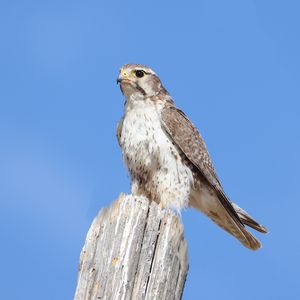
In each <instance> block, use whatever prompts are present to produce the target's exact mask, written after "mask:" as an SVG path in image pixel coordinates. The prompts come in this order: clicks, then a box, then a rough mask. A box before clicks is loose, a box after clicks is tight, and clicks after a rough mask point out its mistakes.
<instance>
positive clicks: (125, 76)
mask: <svg viewBox="0 0 300 300" xmlns="http://www.w3.org/2000/svg"><path fill="white" fill-rule="evenodd" d="M123 80H128V81H129V79H128V73H127V72H125V71H124V70H123V69H121V70H120V73H119V76H118V78H117V84H119V83H121V82H122V81H123Z"/></svg>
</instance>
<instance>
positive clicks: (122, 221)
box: [74, 194, 188, 300]
mask: <svg viewBox="0 0 300 300" xmlns="http://www.w3.org/2000/svg"><path fill="white" fill-rule="evenodd" d="M187 271H188V261H187V244H186V241H185V240H184V237H183V225H182V223H181V221H180V218H179V217H178V216H177V215H176V214H175V213H174V212H173V211H171V210H165V209H161V208H160V207H159V206H158V205H157V204H156V203H154V202H149V201H148V199H146V198H144V197H134V196H131V195H128V196H125V195H124V194H121V195H120V196H119V198H118V199H117V200H116V201H115V202H114V203H113V204H112V205H111V206H110V207H109V208H105V209H102V210H101V211H100V212H99V214H98V216H97V217H96V218H95V219H94V221H93V223H92V225H91V227H90V229H89V232H88V234H87V238H86V241H85V245H84V247H83V249H82V252H81V255H80V266H79V274H78V283H77V289H76V293H75V298H74V299H75V300H94V299H95V300H96V299H105V300H113V299H115V300H122V299H134V300H135V299H137V300H141V299H147V300H163V299H172V300H173V299H175V300H177V299H181V296H182V292H183V287H184V283H185V279H186V275H187Z"/></svg>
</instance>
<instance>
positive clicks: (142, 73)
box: [135, 70, 145, 78]
mask: <svg viewBox="0 0 300 300" xmlns="http://www.w3.org/2000/svg"><path fill="white" fill-rule="evenodd" d="M144 75H145V72H144V71H143V70H136V71H135V76H136V77H138V78H142V77H144Z"/></svg>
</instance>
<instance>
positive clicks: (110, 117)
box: [0, 0, 300, 300]
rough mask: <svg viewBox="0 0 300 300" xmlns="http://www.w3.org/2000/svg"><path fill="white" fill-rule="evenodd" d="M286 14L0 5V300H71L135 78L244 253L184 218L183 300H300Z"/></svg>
mask: <svg viewBox="0 0 300 300" xmlns="http://www.w3.org/2000/svg"><path fill="white" fill-rule="evenodd" d="M299 11H300V4H299V1H289V0H287V1H276V0H272V1H271V0H269V1H267V0H266V1H260V0H256V1H254V0H253V1H250V0H245V1H240V0H235V1H233V0H229V1H223V0H219V1H214V0H211V1H208V0H207V1H148V2H146V1H137V0H136V1H121V0H115V1H101V0H98V1H95V0H89V1H77V0H72V1H66V0H59V1H58V0H51V1H37V0H36V1H31V0H27V1H17V0H15V1H11V0H1V2H0V104H1V106H0V143H1V145H0V225H1V226H0V237H1V247H0V257H1V267H0V290H1V299H30V300H35V299H43V300H48V299H49V300H50V299H51V300H54V299H55V300H60V299H62V300H63V299H72V298H73V295H74V291H75V287H76V280H77V268H78V261H79V254H80V251H81V248H82V246H83V243H84V240H85V236H86V233H87V230H88V228H89V226H90V224H91V222H92V220H93V218H94V217H95V216H96V214H97V212H98V211H99V209H100V208H101V207H104V206H108V205H109V203H110V202H111V201H113V200H114V199H115V198H116V197H117V196H118V194H119V193H120V192H129V178H128V174H127V170H126V168H125V167H124V165H123V162H122V157H121V151H120V149H119V147H118V144H117V141H116V138H115V129H116V124H117V121H118V120H119V118H120V117H121V115H122V113H123V103H124V100H123V98H122V95H121V93H120V91H119V87H118V86H117V85H116V77H117V74H118V69H119V67H120V66H121V65H122V64H124V63H143V64H148V65H150V66H151V67H153V69H154V70H155V71H156V72H157V73H158V74H159V76H160V77H161V79H162V81H163V83H164V85H165V87H166V88H167V89H168V91H169V92H170V93H171V95H172V96H173V98H174V100H175V101H176V103H177V105H178V106H179V107H180V108H181V109H183V110H184V111H185V112H186V113H187V115H188V116H189V117H190V118H191V119H192V120H193V122H194V123H195V124H196V125H197V127H198V128H199V129H200V131H201V132H202V134H203V136H204V138H205V140H206V143H207V146H208V149H209V151H210V154H211V156H212V159H213V161H214V163H215V167H216V169H217V171H218V174H219V177H220V179H221V181H222V183H223V185H224V188H225V191H226V192H227V194H228V195H229V196H230V197H231V199H233V200H234V201H235V202H237V203H238V204H239V205H241V206H242V207H243V208H245V209H246V210H248V211H249V212H250V213H251V214H252V215H253V216H255V217H256V218H257V219H258V220H259V221H261V222H262V223H263V224H265V225H266V226H267V227H268V228H269V229H270V233H269V234H268V235H261V234H257V236H258V237H259V238H260V239H261V241H262V243H263V248H262V249H261V250H259V251H257V252H252V251H250V250H248V249H246V248H244V247H243V246H241V245H240V244H239V243H238V242H237V241H236V240H235V239H234V238H232V237H231V236H229V235H228V234H227V233H225V232H224V231H223V230H221V229H219V228H218V227H217V226H216V225H214V224H213V223H212V222H211V221H210V220H209V219H207V218H206V217H204V216H203V215H201V214H200V213H198V212H196V211H193V210H191V209H188V210H186V211H184V212H183V222H184V225H185V236H186V239H187V240H188V245H189V263H190V270H189V274H188V278H187V282H186V286H185V290H184V296H183V299H185V300H186V299H188V300H189V299H192V300H193V299H196V300H198V299H224V300H225V299H230V300H237V299H244V300H249V299H259V300H261V299H263V300H266V299H267V300H274V299H280V300H282V299H300V298H299V297H300V285H299V268H300V262H299V260H300V234H299V210H300V192H299V179H300V176H299V173H300V172H299V168H300V160H299V153H300V133H299V130H300V120H299V119H300V118H299V112H300V105H299V101H300V84H299V83H300V18H299Z"/></svg>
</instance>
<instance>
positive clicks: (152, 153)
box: [117, 64, 267, 250]
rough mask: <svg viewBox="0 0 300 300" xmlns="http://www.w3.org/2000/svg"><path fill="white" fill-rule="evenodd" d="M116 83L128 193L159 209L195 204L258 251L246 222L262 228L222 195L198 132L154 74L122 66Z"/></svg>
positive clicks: (138, 66)
mask: <svg viewBox="0 0 300 300" xmlns="http://www.w3.org/2000/svg"><path fill="white" fill-rule="evenodd" d="M117 83H118V84H119V85H120V89H121V92H122V94H123V95H124V97H125V103H124V115H123V117H122V118H121V120H120V121H119V123H118V125H117V139H118V143H119V145H120V147H121V150H122V154H123V159H124V162H125V164H126V165H127V167H128V170H129V174H130V179H131V193H132V195H136V196H145V197H147V198H148V199H150V200H151V201H155V202H157V203H158V204H159V205H160V206H161V207H162V208H170V209H174V210H177V211H180V210H182V209H183V208H186V207H192V208H195V209H197V210H199V211H200V212H202V213H204V214H205V215H207V216H208V217H209V218H210V219H211V220H212V221H214V222H215V223H216V224H217V225H219V226H220V227H222V228H223V229H224V230H225V231H227V232H228V233H230V234H231V235H233V236H234V237H235V238H237V239H238V240H239V241H240V242H241V243H242V244H243V245H244V246H246V247H247V248H249V249H252V250H256V249H259V248H260V247H261V243H260V241H259V240H258V239H257V238H256V237H255V236H254V235H252V233H251V232H250V231H248V230H247V229H246V227H245V225H247V226H249V227H252V228H253V229H255V230H257V231H259V232H262V233H267V229H266V227H264V226H263V225H262V224H260V223H258V222H257V221H255V220H254V219H253V218H252V217H251V216H250V215H249V214H248V213H247V212H246V211H245V210H243V209H242V208H240V207H239V206H238V205H237V204H235V203H233V202H231V201H230V199H229V198H228V197H227V195H226V194H225V192H224V190H223V187H222V185H221V183H220V180H219V178H218V176H217V173H216V171H215V168H214V166H213V163H212V160H211V158H210V155H209V153H208V150H207V147H206V144H205V142H204V140H203V138H202V136H201V134H200V133H199V131H198V130H197V128H196V127H195V125H194V124H193V123H192V122H191V121H190V120H189V119H188V117H187V116H186V115H185V113H184V112H183V111H182V110H180V109H179V108H177V107H176V105H175V103H174V101H173V99H172V97H171V96H170V94H169V93H168V91H167V90H166V89H165V88H164V86H163V84H162V82H161V80H160V78H159V77H158V76H157V74H156V73H155V72H154V71H153V70H152V69H151V68H150V67H148V66H146V65H142V64H125V65H123V66H122V67H121V68H120V70H119V75H118V78H117Z"/></svg>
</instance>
